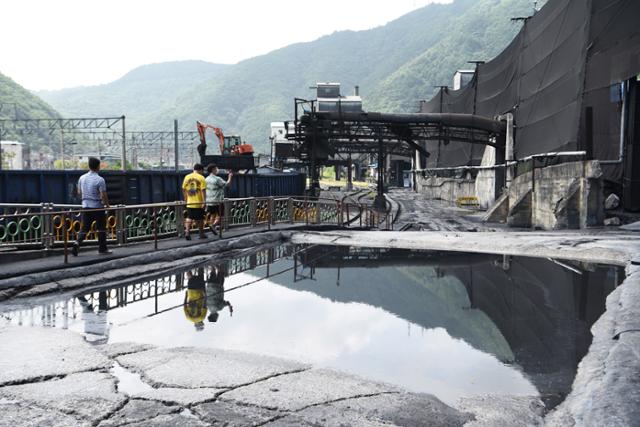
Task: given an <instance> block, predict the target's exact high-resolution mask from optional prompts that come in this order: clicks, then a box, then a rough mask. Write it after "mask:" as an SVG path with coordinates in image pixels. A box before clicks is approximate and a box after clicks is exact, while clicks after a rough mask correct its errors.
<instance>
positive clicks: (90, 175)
mask: <svg viewBox="0 0 640 427" xmlns="http://www.w3.org/2000/svg"><path fill="white" fill-rule="evenodd" d="M99 171H100V160H98V159H96V158H95V157H89V172H87V173H85V174H84V175H82V176H81V177H80V179H79V180H78V196H80V197H81V198H82V208H83V209H87V211H83V212H82V229H81V230H80V232H79V233H78V240H77V241H76V242H75V243H74V244H73V246H72V247H71V253H72V254H73V255H74V256H78V249H79V248H80V245H81V244H82V241H83V240H84V238H85V237H86V236H87V233H88V232H89V230H91V224H93V223H94V222H95V223H96V231H97V232H98V253H100V254H110V253H111V251H110V250H108V249H107V232H106V229H107V213H106V212H105V211H104V210H96V209H101V208H108V207H109V198H108V197H107V185H106V183H105V181H104V178H103V177H101V176H100V175H98V172H99Z"/></svg>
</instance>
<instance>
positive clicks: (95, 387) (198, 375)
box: [0, 326, 539, 427]
mask: <svg viewBox="0 0 640 427" xmlns="http://www.w3.org/2000/svg"><path fill="white" fill-rule="evenodd" d="M0 342H3V343H10V345H9V346H3V352H2V358H1V359H0V372H2V383H1V385H0V414H1V415H0V426H5V425H6V426H12V427H16V426H39V425H47V426H77V425H86V426H100V427H111V426H125V425H126V426H147V425H149V426H151V425H153V426H156V425H167V426H169V425H171V426H175V425H181V426H182V425H187V426H189V425H191V426H205V425H218V424H221V425H229V426H246V425H270V426H278V425H280V426H283V425H301V426H312V425H327V426H331V425H335V426H338V425H340V426H342V425H352V426H374V425H385V426H393V425H398V426H418V425H425V423H427V424H431V425H450V426H457V425H464V424H465V423H467V422H470V421H474V420H476V419H479V418H478V417H476V415H474V414H473V411H462V410H459V409H455V408H452V407H449V406H447V405H445V404H444V403H442V402H441V401H439V400H438V399H437V398H435V397H433V396H431V395H427V394H419V393H408V392H406V391H404V390H401V389H399V388H397V387H395V386H392V385H388V384H383V383H378V382H373V381H369V380H366V379H362V378H358V377H355V376H352V375H348V374H344V373H341V372H336V371H332V370H327V369H315V368H312V367H310V366H307V365H303V364H300V363H297V362H292V361H287V360H282V359H278V358H273V357H264V356H259V355H254V354H247V353H241V352H235V351H226V350H211V349H207V350H205V349H194V348H174V349H162V348H152V347H149V346H138V345H135V344H117V345H99V346H94V345H91V344H89V343H87V342H85V341H84V340H83V339H82V338H81V337H80V336H79V335H77V334H75V333H74V332H70V331H66V330H56V329H44V328H26V327H17V326H6V327H3V328H2V329H0ZM114 366H121V367H124V368H118V369H114ZM121 369H126V370H127V373H128V374H137V375H139V377H138V378H139V381H140V385H141V386H140V387H135V386H131V385H129V386H127V387H125V386H124V381H123V378H122V375H121V373H122V371H121ZM118 372H120V374H118ZM121 386H122V387H121ZM477 406H481V405H477ZM472 409H474V410H476V409H477V407H474V408H472ZM526 412H527V416H528V417H530V418H531V417H532V419H539V414H538V413H537V412H536V411H531V410H530V408H527V409H526ZM518 417H522V414H518ZM514 420H515V419H513V420H512V421H514ZM501 421H507V420H506V419H502V420H501Z"/></svg>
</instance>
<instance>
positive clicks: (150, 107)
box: [37, 61, 228, 130]
mask: <svg viewBox="0 0 640 427" xmlns="http://www.w3.org/2000/svg"><path fill="white" fill-rule="evenodd" d="M227 67H228V66H226V65H222V64H212V63H209V62H204V61H178V62H164V63H160V64H149V65H143V66H141V67H138V68H136V69H134V70H132V71H130V72H129V73H127V74H125V75H124V76H123V77H121V78H120V79H118V80H116V81H114V82H111V83H108V84H104V85H99V86H88V87H75V88H70V89H62V90H54V91H40V92H37V94H38V95H39V96H40V97H41V98H42V99H44V100H45V101H47V102H49V103H51V104H52V105H55V106H56V108H58V111H60V112H61V113H62V114H64V115H65V116H66V117H99V116H102V117H105V116H108V117H118V116H121V115H123V114H124V115H125V116H126V117H127V127H128V128H130V129H135V128H137V129H140V126H141V125H142V124H145V123H148V122H149V120H150V118H151V117H153V116H154V115H155V114H157V112H158V111H162V110H165V109H169V108H172V107H173V105H174V103H175V101H176V99H177V98H178V97H179V96H180V95H182V94H183V93H184V92H185V91H187V90H189V89H192V88H193V87H196V86H197V85H199V84H202V83H204V82H205V81H207V80H210V79H212V78H215V77H216V76H218V75H219V74H221V73H222V72H223V71H224V70H225V69H226V68H227ZM172 123H173V122H172V118H171V117H169V118H166V123H163V124H162V126H161V127H162V129H165V128H168V127H169V126H172ZM145 129H146V130H156V129H151V128H145ZM158 129H160V128H158Z"/></svg>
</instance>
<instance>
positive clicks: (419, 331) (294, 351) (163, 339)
mask: <svg viewBox="0 0 640 427" xmlns="http://www.w3.org/2000/svg"><path fill="white" fill-rule="evenodd" d="M294 250H295V253H292V251H294ZM618 275H619V273H618V269H615V268H604V267H598V266H593V265H585V264H576V263H567V262H550V261H546V260H540V259H532V258H511V257H504V258H503V257H502V256H487V255H469V254H455V253H450V254H442V253H428V252H419V251H403V250H388V249H387V250H382V249H366V248H359V249H353V248H335V247H331V248H325V247H318V246H311V247H297V248H293V247H291V246H282V247H275V248H270V249H267V250H262V251H258V252H256V253H253V254H250V255H247V256H243V257H240V258H236V259H233V260H230V261H227V262H224V263H217V264H212V265H208V266H205V267H200V268H196V269H193V270H189V271H185V272H184V273H183V274H177V275H173V276H169V277H163V278H158V279H156V280H152V281H149V282H144V283H140V284H136V285H130V286H124V287H119V288H112V289H97V290H96V291H95V292H83V293H82V294H80V295H77V296H76V297H75V298H71V299H64V300H60V298H59V297H58V300H53V299H52V297H47V299H46V302H45V299H38V300H37V302H38V303H37V304H34V305H31V306H29V307H24V306H15V305H11V302H10V301H9V302H7V303H4V304H1V305H0V312H1V313H2V316H3V317H4V318H8V319H10V320H9V321H10V322H11V323H15V324H30V325H36V324H40V325H44V326H55V327H63V328H67V327H69V328H71V329H73V330H76V331H78V332H81V333H83V334H84V335H85V337H87V340H90V341H92V342H105V341H108V342H119V341H135V342H141V343H150V344H154V345H159V346H172V347H174V346H204V347H219V348H226V349H234V350H244V351H251V352H258V353H262V354H267V355H273V356H280V357H285V358H291V359H297V360H300V361H304V362H310V363H314V364H315V365H317V366H327V367H334V368H338V369H342V370H347V371H350V372H353V373H356V374H360V375H364V376H367V377H371V378H376V379H379V380H383V381H388V382H392V383H395V384H399V385H401V386H404V387H406V388H409V389H411V390H414V391H423V392H429V393H433V394H435V395H436V396H438V397H440V398H441V399H442V400H444V401H445V402H449V403H451V402H454V401H455V400H456V399H457V398H458V397H460V396H464V395H477V394H485V393H502V394H520V395H522V394H527V395H530V394H536V393H537V392H540V394H541V395H542V397H543V398H545V400H546V402H547V403H548V406H549V407H552V406H554V405H555V404H557V403H558V402H559V401H560V400H561V399H562V398H563V397H564V396H565V395H566V393H567V392H568V391H569V389H570V385H571V382H572V380H573V377H574V375H575V370H576V366H577V363H578V362H579V361H580V359H581V358H582V357H583V355H584V354H585V353H586V351H587V349H588V346H589V344H590V342H591V336H590V333H589V328H590V327H591V325H592V324H593V322H594V321H595V319H597V318H598V317H599V316H600V314H601V313H602V312H603V310H604V297H605V296H606V295H607V294H608V292H610V291H611V290H612V289H613V288H614V287H615V286H616V284H617V283H619V281H621V277H618ZM260 278H262V279H264V280H260ZM225 298H229V299H230V300H232V301H233V303H234V306H237V307H238V313H237V315H236V316H234V317H233V319H232V318H231V316H232V315H233V314H234V307H232V305H231V303H230V302H229V301H227V300H226V299H225ZM225 307H227V308H228V310H224V309H225ZM38 316H39V317H38ZM38 318H40V319H41V320H42V321H41V322H38V321H37V319H38ZM59 318H62V321H61V322H60V321H57V319H59ZM34 319H36V320H34ZM185 319H186V320H187V321H185ZM205 319H206V320H207V321H208V322H209V323H211V322H216V321H218V323H220V324H219V325H217V324H216V325H215V327H211V326H214V325H213V324H211V326H208V327H205V325H206V323H207V322H205ZM219 319H224V321H220V320H219ZM192 325H195V329H194V326H192ZM196 331H198V332H197V333H196Z"/></svg>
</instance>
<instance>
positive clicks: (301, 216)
mask: <svg viewBox="0 0 640 427" xmlns="http://www.w3.org/2000/svg"><path fill="white" fill-rule="evenodd" d="M221 205H222V207H223V212H224V214H223V216H222V218H221V221H220V223H221V226H222V230H221V233H220V234H221V235H222V234H223V232H224V231H227V230H231V229H234V228H240V227H267V228H271V226H274V225H276V224H287V223H288V224H309V225H310V224H328V225H335V226H348V225H349V224H352V225H356V226H357V225H359V226H361V227H368V228H378V229H389V228H390V227H391V226H392V224H391V221H390V216H389V215H388V214H387V213H386V212H378V211H376V210H374V209H373V208H372V207H371V206H369V205H366V204H360V203H343V202H341V201H339V200H331V199H302V198H298V197H258V198H243V199H225V200H224V201H223V202H221ZM85 211H87V210H85ZM82 212H83V209H81V207H80V206H77V205H56V204H52V203H42V204H30V205H26V204H0V249H2V248H3V247H4V248H7V247H11V248H41V249H52V248H54V247H66V246H68V244H69V242H72V241H74V240H76V239H77V237H78V233H79V232H80V230H81V229H82ZM184 213H185V204H184V202H173V203H155V204H146V205H129V206H124V205H120V206H111V207H109V208H107V209H106V214H107V222H106V224H107V226H106V233H107V240H108V241H109V242H110V243H111V244H118V245H123V244H126V243H128V242H135V241H140V240H155V242H156V247H157V241H158V239H161V238H165V237H173V236H181V235H182V234H183V232H184V225H183V224H184V217H185V215H184ZM357 218H359V221H357V220H355V221H354V219H357ZM86 240H87V241H95V240H97V230H96V224H95V223H93V224H91V227H90V231H89V233H88V235H87V236H86Z"/></svg>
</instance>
